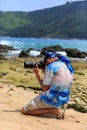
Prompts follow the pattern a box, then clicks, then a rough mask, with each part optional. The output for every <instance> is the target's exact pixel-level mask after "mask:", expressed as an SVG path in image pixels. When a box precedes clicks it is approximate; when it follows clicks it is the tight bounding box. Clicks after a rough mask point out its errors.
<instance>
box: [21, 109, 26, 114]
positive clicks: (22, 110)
mask: <svg viewBox="0 0 87 130" xmlns="http://www.w3.org/2000/svg"><path fill="white" fill-rule="evenodd" d="M20 112H21V113H22V114H25V115H26V111H25V110H24V108H23V107H22V109H21V111H20Z"/></svg>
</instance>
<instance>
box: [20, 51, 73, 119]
mask: <svg viewBox="0 0 87 130" xmlns="http://www.w3.org/2000/svg"><path fill="white" fill-rule="evenodd" d="M62 59H63V60H62ZM64 61H67V60H66V59H64V57H62V58H60V56H59V57H58V55H57V53H55V52H47V53H46V55H45V58H44V62H45V74H44V79H43V80H42V79H41V77H40V74H39V69H38V66H37V68H34V69H33V70H34V72H35V74H36V76H37V78H38V80H39V83H40V85H41V86H42V89H43V91H44V92H43V93H42V94H40V95H39V96H37V97H35V98H34V99H32V100H31V101H30V102H28V103H27V104H26V105H25V106H24V107H23V108H22V110H21V112H22V113H23V114H26V115H35V116H39V115H43V114H54V115H56V116H57V118H58V119H59V118H62V117H63V116H64V115H63V114H64V112H63V111H61V110H60V107H62V106H63V105H64V104H66V103H67V102H68V101H69V98H70V89H71V86H72V82H73V71H71V70H73V69H72V66H71V64H70V66H69V65H68V64H67V65H66V63H67V62H66V63H65V62H64ZM68 66H69V67H68Z"/></svg>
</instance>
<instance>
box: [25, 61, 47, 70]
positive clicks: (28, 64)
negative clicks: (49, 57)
mask: <svg viewBox="0 0 87 130" xmlns="http://www.w3.org/2000/svg"><path fill="white" fill-rule="evenodd" d="M36 65H38V68H42V69H44V68H45V63H44V61H39V62H36V63H33V62H29V61H25V62H24V68H36Z"/></svg>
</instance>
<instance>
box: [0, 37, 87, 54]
mask: <svg viewBox="0 0 87 130" xmlns="http://www.w3.org/2000/svg"><path fill="white" fill-rule="evenodd" d="M0 44H1V45H8V46H13V47H14V48H16V49H18V51H11V52H10V53H12V54H18V53H19V52H20V51H21V50H27V49H29V48H34V49H37V50H41V49H42V48H43V47H48V46H54V45H60V46H61V47H63V48H77V49H78V50H80V51H84V52H87V40H79V39H55V38H17V37H14V38H13V37H0Z"/></svg>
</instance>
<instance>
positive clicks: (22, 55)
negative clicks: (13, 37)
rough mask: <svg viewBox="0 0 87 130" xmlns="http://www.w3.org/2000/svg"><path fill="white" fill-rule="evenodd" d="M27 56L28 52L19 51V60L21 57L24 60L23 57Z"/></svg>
mask: <svg viewBox="0 0 87 130" xmlns="http://www.w3.org/2000/svg"><path fill="white" fill-rule="evenodd" d="M28 56H29V54H28V52H27V51H24V50H23V51H21V53H20V54H19V58H21V57H23V58H25V57H28Z"/></svg>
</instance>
